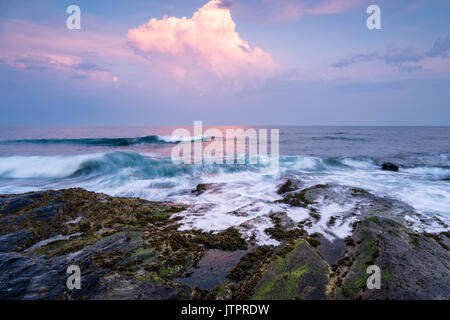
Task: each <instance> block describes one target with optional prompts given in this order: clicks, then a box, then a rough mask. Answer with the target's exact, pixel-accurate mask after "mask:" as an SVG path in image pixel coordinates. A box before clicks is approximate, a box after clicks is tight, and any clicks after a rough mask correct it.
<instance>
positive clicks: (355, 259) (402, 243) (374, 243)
mask: <svg viewBox="0 0 450 320" xmlns="http://www.w3.org/2000/svg"><path fill="white" fill-rule="evenodd" d="M352 238H353V240H354V245H353V246H349V247H347V253H346V255H345V257H344V258H343V259H342V260H341V261H340V262H339V266H338V268H337V271H336V276H335V278H334V279H335V281H334V284H335V285H336V286H335V289H334V291H333V292H334V294H331V296H332V297H334V298H337V299H445V300H448V299H449V298H450V293H449V291H448V285H449V283H450V256H449V252H448V250H446V249H445V248H443V247H442V246H441V245H440V244H439V243H438V242H437V241H436V240H435V239H433V238H432V237H431V238H430V237H427V236H426V235H423V234H420V233H417V232H414V231H412V230H411V229H409V228H408V227H406V226H405V225H404V224H402V223H399V222H398V221H396V220H393V219H389V218H387V217H380V216H370V217H366V218H365V219H364V220H362V221H361V222H359V223H358V224H357V226H356V229H355V231H354V233H353V235H352ZM370 265H377V266H378V267H380V269H381V288H380V289H372V290H370V289H368V288H367V278H368V277H369V274H367V273H366V271H367V268H368V267H369V266H370Z"/></svg>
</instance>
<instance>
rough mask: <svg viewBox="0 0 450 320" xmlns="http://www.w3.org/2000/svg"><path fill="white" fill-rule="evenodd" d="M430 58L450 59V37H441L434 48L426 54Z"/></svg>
mask: <svg viewBox="0 0 450 320" xmlns="http://www.w3.org/2000/svg"><path fill="white" fill-rule="evenodd" d="M426 55H427V56H429V57H442V58H448V57H450V35H444V36H440V37H439V38H437V39H436V41H435V42H434V44H433V47H432V48H431V49H430V50H429V51H427V52H426Z"/></svg>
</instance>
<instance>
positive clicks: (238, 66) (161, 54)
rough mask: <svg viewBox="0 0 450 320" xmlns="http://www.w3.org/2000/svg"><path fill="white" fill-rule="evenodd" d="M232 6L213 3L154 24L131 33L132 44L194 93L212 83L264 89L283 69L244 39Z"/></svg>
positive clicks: (132, 30) (267, 54)
mask: <svg viewBox="0 0 450 320" xmlns="http://www.w3.org/2000/svg"><path fill="white" fill-rule="evenodd" d="M229 3H230V2H226V3H225V4H226V5H224V3H223V0H212V1H209V2H208V3H207V4H205V5H204V6H203V7H202V8H200V9H199V10H198V11H197V12H195V13H194V14H193V16H192V17H191V18H186V17H183V18H176V17H167V16H166V17H164V18H163V19H161V20H158V19H155V18H152V19H150V21H148V22H147V23H146V24H143V25H141V26H139V27H138V28H134V29H131V30H129V31H128V34H127V39H128V43H129V45H130V47H131V48H133V49H134V50H135V52H136V53H137V54H138V55H141V56H145V57H147V58H149V60H150V61H152V63H153V64H152V65H153V66H154V67H155V68H159V69H160V70H162V71H167V72H169V73H170V74H171V75H172V77H173V79H176V80H178V81H179V82H184V83H188V84H190V85H191V86H192V87H195V86H210V85H211V83H212V82H213V83H214V84H215V85H217V84H220V86H226V87H227V89H228V88H229V87H230V86H231V87H233V88H237V89H239V88H242V87H244V86H246V85H249V84H250V85H254V84H258V83H261V82H263V81H265V80H267V79H268V78H271V77H273V76H274V75H275V74H276V73H277V72H278V70H279V66H278V65H277V64H276V63H275V62H274V61H273V59H272V57H271V55H270V54H269V53H267V52H265V51H263V50H262V49H260V48H258V47H255V48H252V47H251V46H250V45H249V44H248V43H247V42H246V41H244V40H243V39H241V38H240V36H239V33H238V32H236V24H235V23H234V21H233V19H232V17H231V13H230V7H231V5H229Z"/></svg>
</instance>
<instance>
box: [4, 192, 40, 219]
mask: <svg viewBox="0 0 450 320" xmlns="http://www.w3.org/2000/svg"><path fill="white" fill-rule="evenodd" d="M34 203H36V202H35V201H33V200H32V199H30V198H29V197H28V196H25V195H24V196H20V197H16V198H13V199H12V200H10V201H9V202H8V203H7V204H6V207H5V209H3V210H2V214H4V215H8V214H11V213H14V212H17V211H20V210H22V209H24V208H26V207H28V206H30V205H32V204H34Z"/></svg>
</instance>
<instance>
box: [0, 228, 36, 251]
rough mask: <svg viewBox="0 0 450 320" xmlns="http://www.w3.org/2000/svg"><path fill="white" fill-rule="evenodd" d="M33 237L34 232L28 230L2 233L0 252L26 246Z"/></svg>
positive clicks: (0, 236)
mask: <svg viewBox="0 0 450 320" xmlns="http://www.w3.org/2000/svg"><path fill="white" fill-rule="evenodd" d="M32 237H33V233H32V232H31V231H27V230H21V231H17V232H14V233H9V234H4V235H0V252H11V251H16V250H17V249H18V248H20V247H22V246H24V245H25V244H26V243H27V242H28V241H29V240H30V239H31V238H32Z"/></svg>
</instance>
